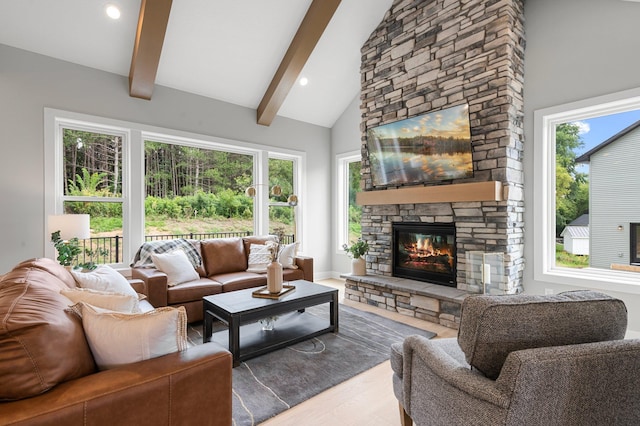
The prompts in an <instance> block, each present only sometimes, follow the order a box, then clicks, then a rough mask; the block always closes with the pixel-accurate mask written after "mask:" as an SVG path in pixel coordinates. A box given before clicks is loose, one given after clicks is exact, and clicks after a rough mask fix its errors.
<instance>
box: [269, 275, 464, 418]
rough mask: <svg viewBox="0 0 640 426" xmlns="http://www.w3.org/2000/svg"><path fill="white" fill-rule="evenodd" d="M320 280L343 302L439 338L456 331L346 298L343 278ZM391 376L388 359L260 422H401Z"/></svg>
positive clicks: (450, 335) (453, 335)
mask: <svg viewBox="0 0 640 426" xmlns="http://www.w3.org/2000/svg"><path fill="white" fill-rule="evenodd" d="M318 283H320V284H324V285H328V286H331V287H336V288H337V289H338V290H339V295H340V302H341V303H344V304H345V305H348V306H351V307H354V308H357V309H361V310H364V311H370V312H374V313H376V314H378V315H382V316H385V317H387V318H390V319H393V320H395V321H399V322H403V323H405V324H409V325H412V326H414V327H417V328H421V329H423V330H428V331H432V332H434V333H437V334H438V336H437V338H442V337H455V336H456V331H455V330H452V329H450V328H446V327H442V326H440V325H437V324H433V323H430V322H427V321H422V320H419V319H416V318H412V317H407V316H405V315H402V314H398V313H397V312H389V311H385V310H383V309H380V308H375V307H372V306H369V305H366V304H364V303H357V302H353V301H350V300H344V281H343V280H336V279H328V280H321V281H318ZM391 376H392V371H391V366H390V365H389V361H386V362H384V363H382V364H380V365H378V366H377V367H374V368H372V369H370V370H368V371H365V372H364V373H362V374H359V375H357V376H355V377H353V378H352V379H349V380H347V381H346V382H343V383H341V384H339V385H337V386H334V387H333V388H331V389H328V390H326V391H325V392H323V393H321V394H319V395H316V396H315V397H313V398H311V399H309V400H307V401H305V402H303V403H301V404H298V405H296V406H295V407H293V408H291V409H289V410H287V411H285V412H283V413H281V414H280V415H278V416H276V417H273V418H272V419H269V420H267V421H266V422H263V423H261V424H262V425H264V426H294V425H295V426H302V425H304V426H326V425H340V426H363V425H367V426H391V425H399V424H400V415H399V413H398V400H397V399H396V398H395V396H394V395H393V389H392V386H391Z"/></svg>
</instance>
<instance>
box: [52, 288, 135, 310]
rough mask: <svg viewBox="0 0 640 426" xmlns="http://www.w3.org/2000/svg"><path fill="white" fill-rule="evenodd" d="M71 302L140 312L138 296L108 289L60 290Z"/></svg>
mask: <svg viewBox="0 0 640 426" xmlns="http://www.w3.org/2000/svg"><path fill="white" fill-rule="evenodd" d="M60 294H62V295H63V296H64V297H66V298H67V299H69V300H70V301H71V304H72V305H73V304H76V303H78V302H86V303H88V304H89V305H93V306H96V307H98V308H103V309H109V310H111V311H117V312H125V313H129V314H130V313H132V312H140V306H139V305H138V297H136V296H132V295H130V294H119V293H112V292H107V291H98V290H92V289H90V288H73V289H71V288H70V289H67V290H62V291H60Z"/></svg>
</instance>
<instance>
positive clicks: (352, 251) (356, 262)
mask: <svg viewBox="0 0 640 426" xmlns="http://www.w3.org/2000/svg"><path fill="white" fill-rule="evenodd" d="M342 248H343V249H344V251H346V252H347V254H348V255H349V256H351V257H352V258H353V259H352V260H351V275H367V264H366V262H365V260H364V257H363V256H364V255H365V254H367V252H368V251H369V244H368V243H367V242H366V241H364V240H363V239H362V238H359V239H358V241H356V242H355V243H353V244H352V245H351V246H348V245H346V244H343V245H342Z"/></svg>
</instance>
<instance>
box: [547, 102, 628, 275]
mask: <svg viewBox="0 0 640 426" xmlns="http://www.w3.org/2000/svg"><path fill="white" fill-rule="evenodd" d="M639 120H640V111H638V110H635V111H629V112H624V113H618V114H607V115H600V116H597V117H592V118H585V119H582V120H579V121H572V122H566V123H563V124H560V125H557V126H556V128H555V140H556V165H555V166H556V167H555V183H556V185H555V203H556V212H555V213H556V215H555V217H556V229H555V231H556V266H561V267H569V268H584V267H592V268H600V269H611V268H612V265H613V264H623V265H629V264H630V263H632V262H633V256H634V252H633V248H632V249H631V250H630V249H629V247H630V246H631V244H630V238H631V234H630V232H629V228H628V226H629V223H631V222H634V221H638V220H640V216H639V215H640V197H639V196H638V195H637V190H636V189H635V181H636V179H634V178H633V177H632V176H633V175H634V174H635V173H637V172H636V171H637V170H639V169H638V167H637V164H638V160H639V158H640V125H638V124H639V123H640V121H639Z"/></svg>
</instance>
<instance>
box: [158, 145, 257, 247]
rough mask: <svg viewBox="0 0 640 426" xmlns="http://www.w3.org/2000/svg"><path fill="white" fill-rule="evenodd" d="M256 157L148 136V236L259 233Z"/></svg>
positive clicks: (204, 235) (215, 235)
mask: <svg viewBox="0 0 640 426" xmlns="http://www.w3.org/2000/svg"><path fill="white" fill-rule="evenodd" d="M252 182H253V156H251V155H247V154H238V153H232V152H225V151H216V150H210V149H204V148H194V147H186V146H181V145H174V144H167V143H161V142H153V141H145V189H146V199H145V235H146V239H147V240H152V239H160V238H166V237H171V238H179V237H183V238H196V239H202V238H214V237H225V236H242V235H250V234H251V233H252V232H253V199H252V198H250V197H248V196H247V195H246V194H245V189H246V188H247V186H249V185H251V183H252Z"/></svg>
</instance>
